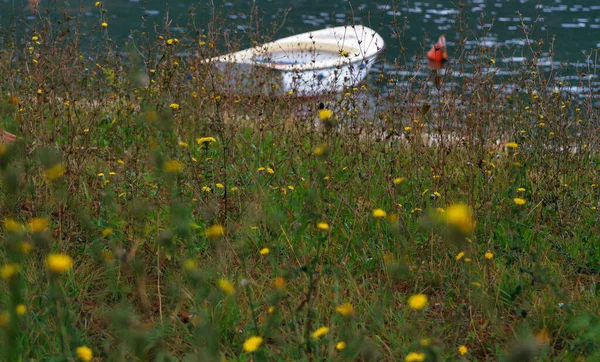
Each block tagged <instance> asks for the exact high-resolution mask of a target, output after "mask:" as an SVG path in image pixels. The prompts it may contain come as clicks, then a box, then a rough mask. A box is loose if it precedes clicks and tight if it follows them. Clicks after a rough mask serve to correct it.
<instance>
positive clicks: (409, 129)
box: [404, 126, 412, 132]
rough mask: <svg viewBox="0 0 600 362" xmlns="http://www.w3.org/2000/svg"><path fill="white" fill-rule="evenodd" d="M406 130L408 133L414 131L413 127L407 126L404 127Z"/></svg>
mask: <svg viewBox="0 0 600 362" xmlns="http://www.w3.org/2000/svg"><path fill="white" fill-rule="evenodd" d="M404 130H405V131H406V132H408V131H411V130H412V127H411V126H406V127H404Z"/></svg>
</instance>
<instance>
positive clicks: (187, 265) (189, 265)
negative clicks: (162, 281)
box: [183, 259, 196, 271]
mask: <svg viewBox="0 0 600 362" xmlns="http://www.w3.org/2000/svg"><path fill="white" fill-rule="evenodd" d="M183 269H185V270H187V271H192V270H195V269H196V262H195V261H194V260H192V259H186V260H184V261H183Z"/></svg>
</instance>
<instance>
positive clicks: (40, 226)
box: [27, 217, 49, 233]
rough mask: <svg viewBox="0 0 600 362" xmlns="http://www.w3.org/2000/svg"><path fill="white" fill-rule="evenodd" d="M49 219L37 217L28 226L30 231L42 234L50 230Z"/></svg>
mask: <svg viewBox="0 0 600 362" xmlns="http://www.w3.org/2000/svg"><path fill="white" fill-rule="evenodd" d="M48 224H49V222H48V219H47V218H45V217H35V218H33V219H31V220H29V223H28V224H27V226H28V227H29V230H31V232H33V233H39V232H42V231H44V230H46V229H48Z"/></svg>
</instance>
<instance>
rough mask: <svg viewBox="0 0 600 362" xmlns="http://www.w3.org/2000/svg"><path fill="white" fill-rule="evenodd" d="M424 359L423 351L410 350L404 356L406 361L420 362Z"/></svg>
mask: <svg viewBox="0 0 600 362" xmlns="http://www.w3.org/2000/svg"><path fill="white" fill-rule="evenodd" d="M424 360H425V353H418V352H410V353H409V354H407V355H406V357H405V358H404V361H406V362H422V361H424Z"/></svg>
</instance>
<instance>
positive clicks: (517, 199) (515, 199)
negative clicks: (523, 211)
mask: <svg viewBox="0 0 600 362" xmlns="http://www.w3.org/2000/svg"><path fill="white" fill-rule="evenodd" d="M513 202H514V203H515V204H517V205H525V202H526V201H525V199H522V198H520V197H515V198H514V199H513Z"/></svg>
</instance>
